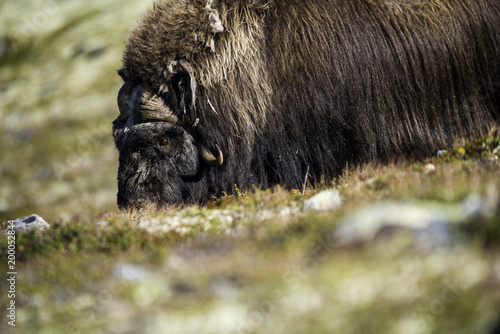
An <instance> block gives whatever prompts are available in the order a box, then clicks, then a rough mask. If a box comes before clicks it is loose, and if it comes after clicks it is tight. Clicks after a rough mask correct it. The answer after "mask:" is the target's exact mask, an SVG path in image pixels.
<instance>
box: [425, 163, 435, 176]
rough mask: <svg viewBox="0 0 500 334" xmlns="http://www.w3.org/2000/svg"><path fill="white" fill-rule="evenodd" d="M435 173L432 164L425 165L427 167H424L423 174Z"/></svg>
mask: <svg viewBox="0 0 500 334" xmlns="http://www.w3.org/2000/svg"><path fill="white" fill-rule="evenodd" d="M435 171H436V166H434V164H427V165H425V172H426V173H427V174H429V173H432V172H435Z"/></svg>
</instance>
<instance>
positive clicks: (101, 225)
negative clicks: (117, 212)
mask: <svg viewBox="0 0 500 334" xmlns="http://www.w3.org/2000/svg"><path fill="white" fill-rule="evenodd" d="M94 226H95V227H108V226H109V222H108V221H105V220H103V221H100V222H97V223H95V224H94Z"/></svg>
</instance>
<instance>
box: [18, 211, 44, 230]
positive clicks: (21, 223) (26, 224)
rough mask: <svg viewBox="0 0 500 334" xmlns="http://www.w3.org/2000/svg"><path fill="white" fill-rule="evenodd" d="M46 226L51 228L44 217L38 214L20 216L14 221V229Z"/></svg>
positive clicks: (42, 228) (40, 228)
mask: <svg viewBox="0 0 500 334" xmlns="http://www.w3.org/2000/svg"><path fill="white" fill-rule="evenodd" d="M46 228H50V225H49V224H48V223H47V222H46V221H45V220H43V218H42V217H40V216H39V215H36V214H33V215H31V216H27V217H23V218H18V219H16V220H15V221H14V229H15V230H18V231H29V230H32V229H36V230H44V229H46Z"/></svg>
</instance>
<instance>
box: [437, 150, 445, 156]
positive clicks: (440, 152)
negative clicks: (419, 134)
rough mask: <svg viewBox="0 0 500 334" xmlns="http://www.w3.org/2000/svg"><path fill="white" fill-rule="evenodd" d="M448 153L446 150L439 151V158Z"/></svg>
mask: <svg viewBox="0 0 500 334" xmlns="http://www.w3.org/2000/svg"><path fill="white" fill-rule="evenodd" d="M446 152H447V151H446V150H439V151H437V156H438V157H439V156H441V155H443V154H445V153H446Z"/></svg>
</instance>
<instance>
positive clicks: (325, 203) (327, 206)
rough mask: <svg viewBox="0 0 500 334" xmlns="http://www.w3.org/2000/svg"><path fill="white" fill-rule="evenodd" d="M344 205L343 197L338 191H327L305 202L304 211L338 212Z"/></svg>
mask: <svg viewBox="0 0 500 334" xmlns="http://www.w3.org/2000/svg"><path fill="white" fill-rule="evenodd" d="M341 205H342V196H341V195H340V193H339V192H338V191H337V190H325V191H322V192H320V193H319V194H316V195H314V196H313V197H311V198H309V199H308V200H306V201H304V211H309V210H313V211H329V210H336V209H338V208H339V207H340V206H341Z"/></svg>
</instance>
